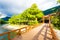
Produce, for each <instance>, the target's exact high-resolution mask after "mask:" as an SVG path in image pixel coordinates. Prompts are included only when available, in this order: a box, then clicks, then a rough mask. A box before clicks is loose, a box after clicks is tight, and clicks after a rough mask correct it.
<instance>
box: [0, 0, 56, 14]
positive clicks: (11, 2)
mask: <svg viewBox="0 0 60 40" xmlns="http://www.w3.org/2000/svg"><path fill="white" fill-rule="evenodd" d="M33 3H36V4H37V5H38V7H39V8H40V9H41V10H46V9H49V8H51V7H54V6H57V4H56V0H0V5H2V6H3V7H2V8H0V9H3V10H2V11H6V12H8V11H9V12H12V13H14V14H15V13H20V12H22V11H23V10H25V9H26V8H28V7H30V6H31V5H32V4H33ZM5 14H6V13H5Z"/></svg>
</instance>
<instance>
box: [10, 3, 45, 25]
mask: <svg viewBox="0 0 60 40" xmlns="http://www.w3.org/2000/svg"><path fill="white" fill-rule="evenodd" d="M42 16H44V14H43V12H42V10H40V9H38V7H37V5H36V4H33V5H32V6H31V7H30V8H28V9H26V10H25V11H24V12H22V13H20V14H19V15H15V16H12V17H11V18H10V19H9V23H14V24H34V23H38V22H39V20H40V19H41V17H42ZM36 18H37V19H36ZM38 19H39V20H38Z"/></svg>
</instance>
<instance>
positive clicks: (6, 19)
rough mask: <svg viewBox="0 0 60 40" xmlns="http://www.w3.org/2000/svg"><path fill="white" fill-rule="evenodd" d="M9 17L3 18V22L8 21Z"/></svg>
mask: <svg viewBox="0 0 60 40" xmlns="http://www.w3.org/2000/svg"><path fill="white" fill-rule="evenodd" d="M9 18H10V17H5V18H2V19H3V20H5V21H8V20H9Z"/></svg>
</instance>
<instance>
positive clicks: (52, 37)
mask: <svg viewBox="0 0 60 40" xmlns="http://www.w3.org/2000/svg"><path fill="white" fill-rule="evenodd" d="M51 16H52V15H51V14H50V15H47V16H44V17H43V24H39V25H33V26H27V27H24V28H21V29H17V30H12V31H9V32H5V33H2V34H0V36H3V35H5V34H7V39H8V40H58V38H57V35H56V33H55V32H54V30H53V27H52V26H51V21H50V19H51V18H50V17H51ZM45 18H48V19H49V23H44V20H45ZM12 32H14V33H13V34H11V33H12ZM13 36H14V37H13ZM11 37H13V38H11ZM1 40H5V39H4V38H3V39H1Z"/></svg>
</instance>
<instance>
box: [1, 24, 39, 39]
mask: <svg viewBox="0 0 60 40" xmlns="http://www.w3.org/2000/svg"><path fill="white" fill-rule="evenodd" d="M38 25H39V24H38ZM38 25H32V26H27V27H23V28H20V29H16V30H11V31H8V32H4V33H2V34H0V38H1V39H0V40H11V39H13V38H14V37H15V36H20V35H21V34H23V33H25V32H28V31H29V30H31V29H33V28H34V27H36V26H38ZM4 36H5V37H4Z"/></svg>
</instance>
